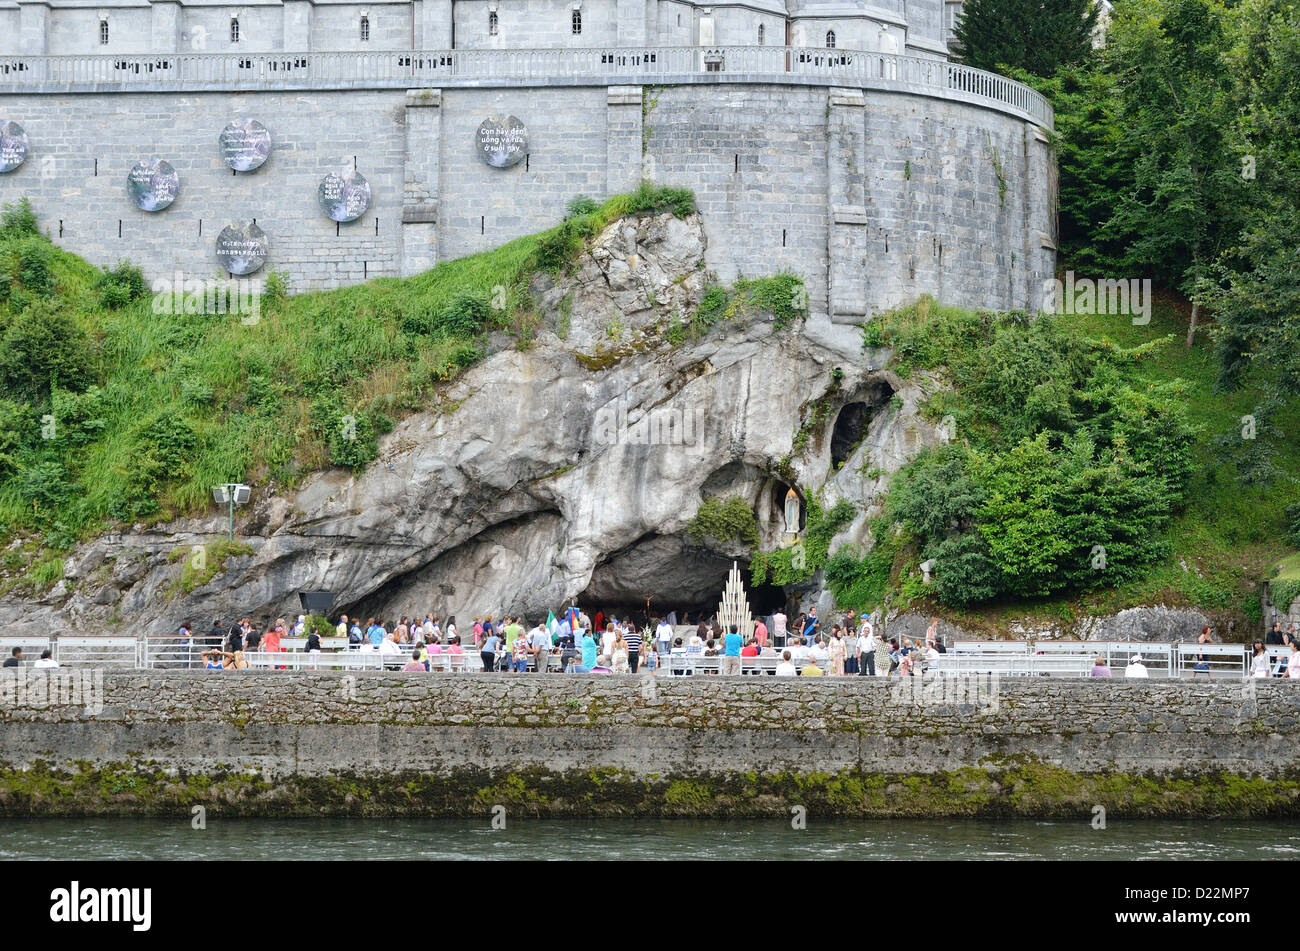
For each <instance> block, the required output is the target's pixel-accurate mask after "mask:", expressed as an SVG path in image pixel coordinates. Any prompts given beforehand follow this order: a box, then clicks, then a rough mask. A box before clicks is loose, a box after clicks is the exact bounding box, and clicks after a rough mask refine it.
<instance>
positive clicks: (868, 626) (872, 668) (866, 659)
mask: <svg viewBox="0 0 1300 951" xmlns="http://www.w3.org/2000/svg"><path fill="white" fill-rule="evenodd" d="M879 646H880V645H879V644H878V643H877V642H876V629H875V627H874V626H873V625H872V623H871V618H869V617H866V618H863V619H862V633H861V636H859V637H858V674H860V675H861V676H864V677H874V676H876V648H877V647H879Z"/></svg>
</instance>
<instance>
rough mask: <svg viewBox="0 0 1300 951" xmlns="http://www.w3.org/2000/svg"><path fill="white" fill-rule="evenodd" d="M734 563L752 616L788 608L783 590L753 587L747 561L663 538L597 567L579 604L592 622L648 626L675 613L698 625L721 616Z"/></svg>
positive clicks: (644, 542)
mask: <svg viewBox="0 0 1300 951" xmlns="http://www.w3.org/2000/svg"><path fill="white" fill-rule="evenodd" d="M733 561H734V562H735V563H736V565H737V566H738V567H739V569H740V576H741V580H742V581H743V582H744V586H745V595H746V597H747V598H748V600H749V607H750V612H751V613H752V614H753V615H754V616H756V617H757V616H759V615H766V614H770V613H772V612H773V611H774V610H776V608H778V607H784V606H785V605H786V603H787V601H788V598H787V596H786V592H785V589H784V588H782V587H781V586H780V585H774V584H762V585H751V584H750V581H749V563H748V561H746V560H743V559H740V558H729V557H726V556H725V555H721V554H718V553H716V552H713V551H710V550H708V549H705V548H700V547H695V546H689V545H685V544H683V543H682V542H681V541H680V540H679V539H674V538H670V537H665V536H661V535H655V536H647V537H644V538H642V539H639V540H638V541H637V542H636V543H634V544H632V545H630V546H628V547H627V548H625V549H623V550H622V551H619V552H615V553H613V554H611V555H610V556H609V557H608V558H607V559H606V560H605V561H603V562H602V563H601V564H599V565H597V566H596V570H595V571H594V572H592V576H591V581H590V582H589V583H588V585H587V587H586V589H585V590H584V591H583V592H582V594H580V595H578V597H577V598H576V603H577V605H578V607H579V608H581V609H582V610H583V611H584V612H585V613H586V614H587V616H588V617H590V618H592V619H593V621H594V620H595V617H596V613H597V612H600V613H602V614H603V615H604V616H605V617H617V618H620V619H624V618H629V617H630V618H632V619H633V620H635V621H636V622H637V623H638V624H641V625H644V624H648V623H650V622H651V621H652V620H653V619H655V618H659V617H664V616H666V615H667V614H669V613H670V612H671V613H673V614H675V615H676V619H677V623H678V624H695V623H698V622H699V621H701V620H708V619H709V618H711V617H713V616H714V614H716V613H717V610H718V603H719V602H720V601H721V600H722V592H723V589H724V588H725V587H726V586H727V576H728V574H729V573H730V572H731V566H732V563H733Z"/></svg>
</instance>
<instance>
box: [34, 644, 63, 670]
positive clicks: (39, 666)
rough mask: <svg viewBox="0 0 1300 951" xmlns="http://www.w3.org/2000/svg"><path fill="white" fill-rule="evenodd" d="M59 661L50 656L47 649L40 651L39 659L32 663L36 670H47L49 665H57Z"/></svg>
mask: <svg viewBox="0 0 1300 951" xmlns="http://www.w3.org/2000/svg"><path fill="white" fill-rule="evenodd" d="M58 666H59V662H58V661H57V660H55V659H54V658H53V657H51V656H50V652H49V650H48V649H47V650H43V651H41V659H40V660H38V661H37V662H36V663H34V664H32V667H34V668H35V669H36V670H48V669H49V668H51V667H58Z"/></svg>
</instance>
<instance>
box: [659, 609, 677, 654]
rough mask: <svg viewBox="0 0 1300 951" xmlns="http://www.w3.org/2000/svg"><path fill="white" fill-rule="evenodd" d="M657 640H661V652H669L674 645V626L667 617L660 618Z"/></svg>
mask: <svg viewBox="0 0 1300 951" xmlns="http://www.w3.org/2000/svg"><path fill="white" fill-rule="evenodd" d="M655 640H657V641H658V642H659V653H661V654H667V653H668V652H669V650H670V649H671V648H672V646H673V626H672V625H671V624H669V623H668V619H667V618H660V619H659V626H658V627H656V628H655Z"/></svg>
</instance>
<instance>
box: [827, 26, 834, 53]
mask: <svg viewBox="0 0 1300 951" xmlns="http://www.w3.org/2000/svg"><path fill="white" fill-rule="evenodd" d="M826 48H827V49H828V50H833V49H835V31H834V30H827V31H826Z"/></svg>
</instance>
